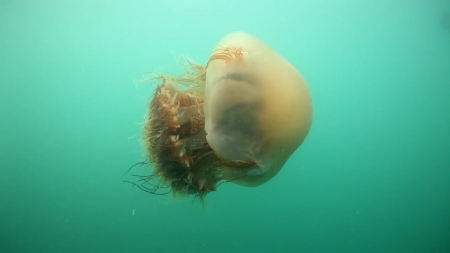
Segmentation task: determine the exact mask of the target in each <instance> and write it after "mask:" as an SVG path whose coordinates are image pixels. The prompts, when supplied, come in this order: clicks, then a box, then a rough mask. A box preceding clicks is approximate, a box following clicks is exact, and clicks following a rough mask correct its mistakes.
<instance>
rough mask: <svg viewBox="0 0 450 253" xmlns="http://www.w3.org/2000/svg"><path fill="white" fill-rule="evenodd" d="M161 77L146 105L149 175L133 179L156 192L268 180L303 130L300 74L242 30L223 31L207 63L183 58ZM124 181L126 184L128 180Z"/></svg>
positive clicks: (307, 117) (306, 99) (305, 107)
mask: <svg viewBox="0 0 450 253" xmlns="http://www.w3.org/2000/svg"><path fill="white" fill-rule="evenodd" d="M154 79H158V80H162V83H161V84H160V85H158V88H157V89H156V91H155V94H154V95H153V98H152V100H151V102H150V103H149V105H148V110H147V115H146V121H145V123H144V131H143V141H144V143H145V146H146V150H147V159H148V161H149V162H150V163H152V164H153V173H152V174H151V175H135V176H138V180H137V181H134V182H132V183H133V184H134V185H137V186H138V187H140V188H141V189H143V190H145V191H147V192H150V193H153V194H158V192H159V190H161V189H165V188H164V187H168V188H169V191H172V192H173V193H174V194H175V195H194V196H199V197H201V198H203V197H204V196H205V195H206V194H207V193H208V192H210V191H214V190H215V189H216V187H217V186H218V184H220V182H221V181H222V182H233V183H236V184H239V185H243V186H258V185H261V184H263V183H265V182H267V181H268V180H270V179H271V178H273V177H274V176H275V175H276V174H277V173H278V172H279V171H280V169H281V168H282V167H283V165H284V164H285V162H286V161H287V160H288V158H289V157H290V156H291V154H292V153H293V152H294V151H295V150H296V149H297V148H298V147H299V146H300V144H301V143H302V142H303V140H304V139H305V137H306V135H307V134H308V132H309V129H310V126H311V120H312V105H311V98H310V94H309V91H308V88H307V86H306V83H305V81H304V79H303V77H302V76H301V74H300V73H299V72H298V71H297V70H296V69H295V67H293V66H292V65H291V64H290V63H289V62H288V61H287V60H285V59H284V58H283V57H282V56H281V55H279V54H278V53H277V52H276V51H275V50H273V49H272V48H270V47H269V46H268V45H266V44H265V43H264V42H262V41H261V40H259V39H257V38H256V37H253V36H252V35H249V34H247V33H242V32H235V33H231V34H229V35H227V36H225V37H224V38H223V39H222V40H221V41H220V42H219V43H218V44H217V45H216V47H215V49H214V50H213V52H212V54H211V56H210V58H209V60H208V62H207V64H206V66H202V65H199V64H195V63H193V62H190V61H188V69H187V71H186V72H184V73H181V74H179V75H172V76H168V75H156V76H154V77H153V80H154ZM128 182H129V181H128Z"/></svg>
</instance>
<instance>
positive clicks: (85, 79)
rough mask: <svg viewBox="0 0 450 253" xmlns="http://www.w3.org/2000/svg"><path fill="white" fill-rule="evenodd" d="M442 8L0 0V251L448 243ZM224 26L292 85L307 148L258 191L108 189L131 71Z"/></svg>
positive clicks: (204, 46) (124, 136) (135, 96)
mask: <svg viewBox="0 0 450 253" xmlns="http://www.w3.org/2000/svg"><path fill="white" fill-rule="evenodd" d="M449 12H450V2H449V1H447V0H441V1H438V0H420V1H419V0H417V1H409V0H380V1H357V0H347V1H337V0H327V1H325V0H320V1H317V0H309V1H294V0H292V1H283V0H279V1H240V0H233V1H225V0H222V1H200V0H199V1H175V0H172V1H136V0H131V1H88V0H81V1H56V0H54V1H51V0H48V1H41V0H37V1H13V0H1V1H0V76H1V79H0V80H1V81H0V252H1V253H7V252H8V253H9V252H33V253H36V252H46V253H50V252H65V253H71V252H195V253H201V252H208V253H211V252H219V253H222V252H223V253H225V252H232V253H235V252H249V253H250V252H450V21H449V16H450V15H449V14H448V13H449ZM235 30H242V31H247V32H249V33H252V34H254V35H255V36H257V37H259V38H261V39H262V40H264V41H265V42H267V43H268V44H269V45H271V46H272V47H274V48H275V49H276V50H277V51H279V52H280V53H281V54H282V55H284V56H285V57H286V58H287V59H288V60H289V61H290V62H291V63H292V64H294V65H295V66H296V67H297V68H298V69H299V70H300V71H301V72H302V74H303V75H304V77H305V79H306V80H307V81H308V84H309V87H310V90H311V94H312V97H313V104H314V122H313V127H312V129H311V132H310V134H309V136H308V138H307V139H306V142H305V143H304V144H303V145H302V146H301V147H300V149H299V150H297V152H296V153H295V154H294V155H293V156H292V157H291V159H290V160H289V161H288V163H287V164H286V165H285V167H284V169H283V170H282V171H281V172H280V173H279V174H278V176H277V177H276V178H274V179H273V180H271V181H270V182H268V183H267V184H264V185H263V186H261V187H258V188H243V187H240V186H236V185H232V184H224V185H222V186H221V187H220V188H219V190H218V191H217V192H215V193H211V194H209V195H208V196H207V198H206V204H205V207H202V206H201V204H199V203H192V201H191V200H189V199H186V200H172V199H171V198H170V196H163V197H160V196H152V195H149V194H145V193H143V192H141V191H139V190H138V189H137V188H133V187H131V185H128V184H124V183H122V179H121V176H122V174H123V173H124V172H125V171H126V170H127V169H128V167H129V166H130V165H132V164H134V163H135V162H138V161H140V160H142V157H143V149H142V148H141V146H140V143H139V136H140V131H141V125H140V123H141V122H142V121H143V115H144V113H145V109H146V107H145V106H146V103H147V102H148V100H149V96H150V94H151V93H152V92H153V90H154V88H155V86H154V85H153V86H152V85H149V84H144V85H135V84H134V83H133V81H134V80H135V79H138V78H139V77H140V74H142V73H144V72H147V71H173V70H176V69H177V68H176V64H175V63H176V59H177V57H179V56H183V55H189V56H190V57H192V58H193V59H194V60H195V61H197V62H199V63H203V64H204V63H205V62H206V60H207V58H208V56H209V54H210V52H211V50H212V49H213V47H214V45H215V43H217V42H218V41H219V40H220V39H221V37H223V36H224V35H226V34H227V33H229V32H232V31H235ZM273 102H274V103H276V102H277V101H273ZM147 169H149V168H147ZM133 210H135V215H132V212H133Z"/></svg>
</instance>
